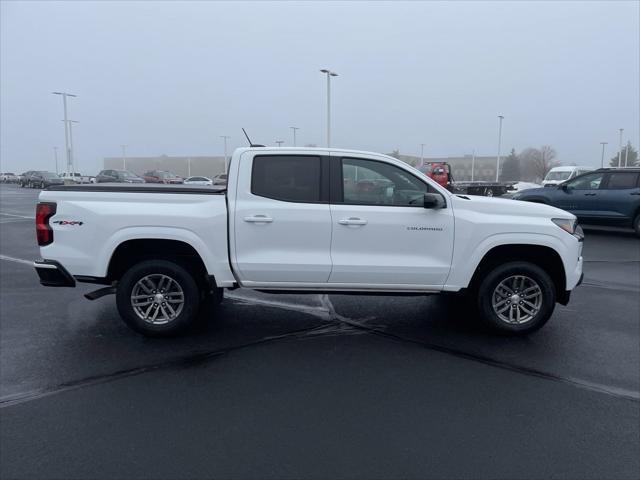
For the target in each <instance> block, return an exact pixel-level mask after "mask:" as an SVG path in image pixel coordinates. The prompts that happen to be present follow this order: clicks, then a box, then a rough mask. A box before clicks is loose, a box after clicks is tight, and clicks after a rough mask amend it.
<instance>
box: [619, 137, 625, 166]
mask: <svg viewBox="0 0 640 480" xmlns="http://www.w3.org/2000/svg"><path fill="white" fill-rule="evenodd" d="M622 132H624V128H621V129H620V148H619V149H618V168H620V167H621V166H622Z"/></svg>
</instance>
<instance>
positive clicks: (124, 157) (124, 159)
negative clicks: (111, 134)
mask: <svg viewBox="0 0 640 480" xmlns="http://www.w3.org/2000/svg"><path fill="white" fill-rule="evenodd" d="M120 148H121V149H122V169H123V170H126V169H127V146H126V145H120Z"/></svg>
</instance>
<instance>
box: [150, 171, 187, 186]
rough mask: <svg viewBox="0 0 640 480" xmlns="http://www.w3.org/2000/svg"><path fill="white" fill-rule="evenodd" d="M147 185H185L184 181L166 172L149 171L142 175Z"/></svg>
mask: <svg viewBox="0 0 640 480" xmlns="http://www.w3.org/2000/svg"><path fill="white" fill-rule="evenodd" d="M142 178H144V181H145V182H147V183H184V179H183V178H182V177H179V176H178V175H176V174H175V173H171V172H167V171H166V170H149V171H148V172H145V173H144V175H142Z"/></svg>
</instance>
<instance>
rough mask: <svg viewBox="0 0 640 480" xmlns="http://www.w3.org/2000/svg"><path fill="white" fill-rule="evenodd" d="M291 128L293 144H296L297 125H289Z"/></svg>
mask: <svg viewBox="0 0 640 480" xmlns="http://www.w3.org/2000/svg"><path fill="white" fill-rule="evenodd" d="M289 128H290V129H291V130H293V146H294V147H295V146H296V130H300V128H299V127H289Z"/></svg>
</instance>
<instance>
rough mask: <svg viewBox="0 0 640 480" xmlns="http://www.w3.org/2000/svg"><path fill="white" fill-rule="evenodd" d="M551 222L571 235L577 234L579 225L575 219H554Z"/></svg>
mask: <svg viewBox="0 0 640 480" xmlns="http://www.w3.org/2000/svg"><path fill="white" fill-rule="evenodd" d="M551 221H552V222H553V223H555V224H556V225H557V226H559V227H560V228H561V229H563V230H564V231H565V232H567V233H570V234H571V235H573V234H574V233H575V232H576V225H577V224H578V222H577V220H576V219H575V218H574V219H568V218H552V219H551Z"/></svg>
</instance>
